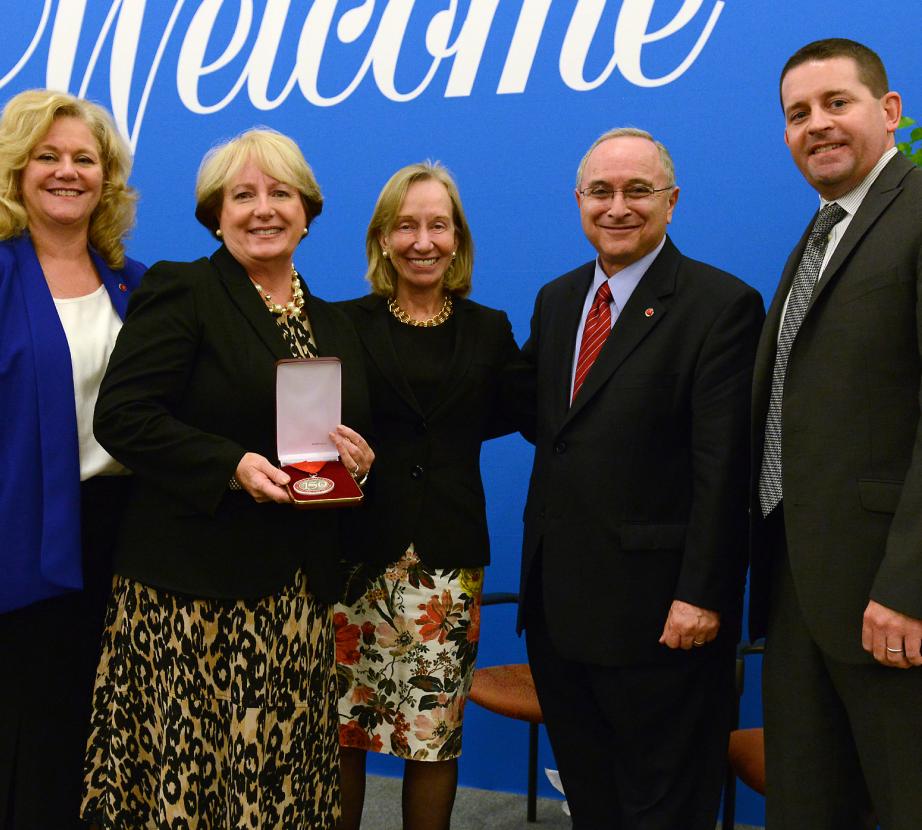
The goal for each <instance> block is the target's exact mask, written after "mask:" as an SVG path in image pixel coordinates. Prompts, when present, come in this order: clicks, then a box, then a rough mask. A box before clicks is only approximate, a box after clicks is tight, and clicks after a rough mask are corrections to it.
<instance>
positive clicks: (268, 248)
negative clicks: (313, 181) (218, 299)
mask: <svg viewBox="0 0 922 830" xmlns="http://www.w3.org/2000/svg"><path fill="white" fill-rule="evenodd" d="M218 224H219V226H220V228H221V234H222V237H223V239H224V244H225V245H227V249H228V250H229V251H230V252H231V255H232V256H233V257H234V259H236V260H237V261H238V262H239V263H240V264H241V265H242V266H243V267H244V268H245V269H246V270H247V272H249V273H251V274H253V273H259V272H262V271H264V270H266V269H267V268H273V267H284V268H287V267H288V266H289V265H290V263H291V256H292V254H293V253H294V250H295V248H296V247H297V246H298V243H299V242H300V241H301V237H302V236H303V235H304V227H305V225H306V224H307V214H306V213H305V211H304V204H303V202H302V201H301V194H300V193H299V192H298V190H297V188H295V187H293V186H292V185H289V184H285V183H284V182H279V181H276V180H275V179H273V178H272V177H271V176H267V175H266V174H265V173H263V171H262V170H260V169H259V167H257V166H256V164H254V163H253V161H252V160H250V161H247V162H246V163H245V164H244V165H243V166H242V167H241V168H240V170H239V171H238V172H237V174H236V175H235V176H233V177H232V178H231V179H230V181H229V182H228V183H227V184H226V185H225V187H224V201H223V202H222V203H221V213H220V215H219V217H218Z"/></svg>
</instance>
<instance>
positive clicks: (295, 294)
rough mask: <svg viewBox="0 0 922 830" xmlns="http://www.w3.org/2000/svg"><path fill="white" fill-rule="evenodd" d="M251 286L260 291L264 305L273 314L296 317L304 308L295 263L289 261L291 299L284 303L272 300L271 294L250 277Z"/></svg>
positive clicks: (302, 293)
mask: <svg viewBox="0 0 922 830" xmlns="http://www.w3.org/2000/svg"><path fill="white" fill-rule="evenodd" d="M250 280H252V282H253V286H254V287H255V288H256V290H257V291H258V292H259V293H260V296H262V298H263V302H265V304H266V307H267V308H268V309H269V311H271V312H272V313H273V314H287V315H288V316H289V317H298V316H300V314H301V309H302V308H304V292H303V291H302V290H301V280H299V279H298V272H297V271H296V270H295V264H294V263H293V262H292V263H291V299H290V300H289V301H288V302H287V303H285V305H279V304H278V303H274V302H272V295H271V294H270V293H269V292H268V291H266V289H265V288H263V287H262V286H261V285H260V284H259V283H258V282H256V280H254V279H253V278H252V277H250Z"/></svg>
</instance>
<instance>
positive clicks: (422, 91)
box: [0, 0, 922, 823]
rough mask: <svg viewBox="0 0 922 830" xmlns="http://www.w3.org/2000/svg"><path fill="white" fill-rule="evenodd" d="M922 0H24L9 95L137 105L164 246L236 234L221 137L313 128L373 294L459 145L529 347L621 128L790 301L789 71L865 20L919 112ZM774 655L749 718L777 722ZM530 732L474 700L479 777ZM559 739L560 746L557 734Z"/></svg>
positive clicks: (805, 204)
mask: <svg viewBox="0 0 922 830" xmlns="http://www.w3.org/2000/svg"><path fill="white" fill-rule="evenodd" d="M918 8H919V7H918V3H911V2H902V3H897V2H892V1H891V0H881V2H877V3H870V2H858V0H845V2H841V3H838V4H832V5H831V4H829V3H819V2H809V0H808V2H803V0H798V2H794V0H773V1H772V2H767V1H766V0H726V2H723V1H722V0H377V2H376V0H312V1H311V0H298V1H296V2H288V0H261V1H260V2H257V1H256V0H236V2H231V1H230V0H226V1H225V0H199V2H191V1H190V2H184V0H162V2H144V0H124V1H122V0H111V2H110V1H104V0H69V1H68V2H64V0H60V2H54V0H47V1H46V2H43V1H42V0H27V2H22V0H0V15H2V17H3V21H4V25H3V33H2V35H0V44H2V49H0V99H3V100H5V99H6V98H7V97H9V96H10V95H12V94H14V93H16V92H18V91H20V90H22V89H25V88H28V87H33V86H46V85H47V86H54V87H57V88H62V89H64V88H66V89H68V90H69V91H71V92H75V93H79V94H86V95H88V96H89V97H92V98H95V99H96V100H99V101H101V102H103V103H105V104H106V105H107V106H109V107H111V108H112V109H113V110H114V111H115V112H116V115H117V117H118V120H119V124H120V127H121V128H122V130H123V131H124V133H125V134H126V136H128V137H129V138H130V140H131V143H132V145H133V147H134V149H135V153H136V158H135V172H134V176H133V182H134V184H135V185H136V186H137V187H138V189H139V190H140V192H141V195H142V199H141V204H140V210H139V216H138V226H137V230H136V231H135V233H134V236H133V238H132V240H131V243H130V246H129V248H130V253H131V255H132V256H134V257H137V258H140V259H142V260H145V261H147V262H154V261H156V260H158V259H165V258H170V259H186V258H194V257H197V256H201V255H203V254H205V253H208V252H209V251H210V250H211V249H212V247H213V245H212V240H211V239H210V238H209V237H208V235H207V234H206V233H205V231H204V230H203V229H202V228H201V227H200V226H199V225H198V224H197V223H196V222H195V220H194V218H193V215H192V210H193V195H192V189H193V181H194V176H195V171H196V169H197V166H198V163H199V161H200V159H201V157H202V155H203V153H204V152H205V151H206V150H207V149H208V147H210V146H211V145H212V144H213V143H215V142H216V141H217V140H218V139H220V138H223V137H227V136H230V135H233V134H235V133H237V132H239V131H241V130H243V129H246V128H247V127H250V126H252V125H254V124H267V125H269V126H272V127H275V128H277V129H279V130H281V131H283V132H286V133H288V134H290V135H292V136H293V137H294V138H295V139H297V140H298V141H299V143H300V144H301V146H302V148H303V149H304V152H305V155H306V156H307V158H308V159H309V161H310V162H311V163H312V165H313V166H314V169H315V172H316V174H317V177H318V179H319V181H320V184H321V187H322V188H323V191H324V193H325V196H326V207H325V210H324V213H323V215H322V217H321V218H320V219H319V220H318V221H317V222H316V223H315V224H314V225H313V226H312V228H311V233H310V236H309V237H308V239H307V240H306V241H305V242H304V243H303V244H302V246H301V248H300V249H299V251H298V254H297V257H296V263H297V265H298V267H299V269H300V270H301V271H302V273H304V274H305V275H306V276H307V279H308V281H309V283H310V285H311V288H312V290H313V291H314V292H315V293H318V294H320V295H321V296H324V297H327V298H330V299H340V298H346V297H352V296H356V295H358V294H361V293H364V291H365V285H364V283H363V280H362V274H363V272H364V258H363V251H364V245H363V239H364V233H365V227H366V223H367V221H368V218H369V215H370V212H371V209H372V206H373V203H374V199H375V197H376V195H377V193H378V190H379V189H380V187H381V186H382V184H383V183H384V181H385V180H386V179H387V177H388V176H389V175H390V173H391V172H393V170H395V169H396V168H397V167H399V166H401V165H403V164H406V163H409V162H413V161H418V160H420V159H424V158H437V159H440V160H442V161H443V162H444V163H445V164H447V165H448V166H449V167H450V168H451V169H452V170H453V171H454V173H455V174H456V176H457V179H458V182H459V185H460V188H461V193H462V196H463V198H464V202H465V207H466V209H467V211H468V215H469V218H470V221H471V225H472V227H473V231H474V235H475V240H476V243H477V262H476V267H475V279H474V294H473V296H474V298H475V299H477V300H479V301H481V302H484V303H487V304H490V305H494V306H499V307H501V308H504V309H506V310H507V311H508V312H509V315H510V318H511V319H512V321H513V325H514V327H515V331H516V335H517V336H518V338H519V339H520V340H521V339H523V338H524V336H525V334H526V332H527V327H528V319H529V316H530V312H531V305H532V301H533V299H534V295H535V293H536V291H537V289H538V288H539V287H540V285H541V284H543V283H544V282H545V281H547V280H548V279H550V278H552V277H554V276H556V275H557V274H559V273H561V272H563V271H565V270H568V269H570V268H571V267H573V266H575V265H576V264H579V263H580V262H583V261H586V260H587V259H589V258H590V257H591V256H592V251H591V249H590V248H589V246H588V244H587V242H586V241H585V239H584V238H583V236H582V233H581V230H580V226H579V221H578V215H577V211H576V206H575V202H574V199H573V193H572V191H573V179H574V174H575V168H576V165H577V162H578V161H579V158H580V156H581V154H582V152H583V150H584V149H585V147H586V146H587V145H588V144H589V143H590V142H591V141H592V140H593V139H594V138H595V137H596V136H597V135H598V134H599V133H601V132H602V131H604V130H606V129H608V128H609V127H613V126H620V125H627V124H630V125H636V126H640V127H644V128H646V129H649V130H650V131H651V132H653V133H654V134H655V135H656V136H657V137H659V138H660V139H661V140H663V141H664V142H665V143H666V144H667V146H669V147H670V149H671V151H672V153H673V155H674V157H675V161H676V168H677V173H678V183H679V185H680V187H681V198H680V200H679V204H678V208H677V211H676V215H675V220H674V222H673V225H672V226H671V228H670V232H671V235H672V237H673V239H674V240H675V241H676V243H677V244H678V245H679V247H680V248H681V249H682V250H683V251H684V252H685V253H687V254H690V255H692V256H694V257H696V258H698V259H703V260H706V261H708V262H711V263H713V264H715V265H717V266H719V267H722V268H724V269H726V270H728V271H731V272H733V273H735V274H737V275H739V276H740V277H742V278H743V279H744V280H746V281H748V282H750V283H751V284H753V285H755V286H756V287H757V288H759V289H760V290H761V291H762V292H763V294H764V295H765V296H766V298H769V297H770V296H771V293H772V292H773V290H774V287H775V284H776V282H777V277H778V274H779V273H780V269H781V266H782V264H783V262H784V259H785V257H786V255H787V253H788V250H789V248H790V247H791V245H792V244H793V243H794V241H795V240H796V238H797V237H798V235H799V234H800V232H801V230H802V228H803V226H804V224H805V222H806V221H807V219H808V218H809V216H810V215H811V213H812V212H813V210H814V208H815V204H816V202H815V197H814V195H813V194H812V192H811V191H810V189H809V188H808V187H807V185H806V184H805V183H804V182H803V180H802V179H801V177H800V175H799V173H798V172H797V171H796V169H795V168H794V166H793V164H792V163H791V161H790V158H789V157H788V154H787V151H786V149H785V147H784V144H783V141H782V131H783V124H782V119H781V114H780V110H779V105H778V95H777V81H778V72H779V70H780V67H781V66H782V64H783V63H784V61H785V59H786V58H787V57H788V56H789V55H790V53H791V52H793V51H794V50H795V49H796V48H798V47H799V46H801V45H803V44H804V43H806V42H807V41H809V40H813V39H815V38H819V37H827V36H845V37H853V38H855V39H858V40H861V41H863V42H865V43H867V44H868V45H870V46H872V47H873V48H875V49H877V50H878V51H879V52H880V54H881V55H882V57H883V58H884V61H885V63H886V64H887V66H888V69H889V71H890V76H891V86H892V87H893V88H894V89H897V90H899V91H901V92H902V93H903V96H904V104H905V109H906V112H907V113H908V114H910V115H915V117H916V118H922V95H920V92H922V90H920V86H922V84H920V79H922V53H920V51H919V49H918V44H917V37H916V36H915V35H916V34H917V33H918ZM530 462H531V454H530V451H529V448H528V446H527V445H526V444H525V443H524V442H523V441H522V440H521V439H520V438H518V437H511V438H505V439H500V440H498V441H494V442H491V443H490V444H488V445H487V446H486V448H485V450H484V453H483V471H484V477H485V479H486V483H487V491H488V503H489V511H490V520H491V532H492V539H493V549H494V564H493V565H492V566H491V567H490V569H489V571H488V576H487V579H488V589H491V590H515V589H516V587H517V567H518V547H519V544H520V540H521V521H520V517H521V512H522V506H523V502H524V494H525V488H526V484H527V477H528V472H529V468H530ZM597 601H599V602H604V601H605V593H604V587H603V586H600V591H599V595H598V598H597ZM512 624H513V617H512V613H511V610H510V609H500V608H493V609H488V610H486V611H485V612H484V616H483V632H484V641H483V644H482V650H481V654H482V663H483V664H489V663H498V662H514V661H518V660H522V659H524V649H523V647H522V644H521V643H520V642H519V641H518V640H517V639H516V638H515V636H514V634H513V632H512ZM752 668H753V669H755V671H750V675H749V677H750V681H751V682H750V683H749V685H748V691H747V694H746V698H745V705H744V711H743V719H744V722H746V723H757V722H758V718H759V715H758V678H757V664H756V665H753V666H752ZM586 728H587V730H591V729H592V725H591V724H587V725H586ZM525 741H526V738H525V729H524V727H523V726H522V725H521V724H517V723H509V722H505V721H503V720H502V719H499V718H496V717H495V716H492V715H489V714H487V713H484V712H482V711H479V710H477V709H476V707H471V708H470V710H469V714H468V722H467V729H466V738H465V750H466V751H465V755H464V758H463V760H462V767H461V775H462V781H463V783H465V784H470V785H474V786H482V787H493V788H498V789H512V790H515V789H522V788H523V787H524V758H525ZM542 752H543V760H548V763H550V761H549V758H550V753H549V749H548V748H547V745H546V744H545V745H544V746H543V748H542ZM513 762H514V763H513ZM520 764H521V766H520ZM373 767H374V768H375V769H377V768H379V767H380V768H383V769H386V770H393V769H394V767H393V766H392V765H390V766H389V765H386V764H384V765H383V766H381V765H378V764H374V765H373ZM739 816H740V819H741V820H746V821H750V822H753V823H757V822H759V821H760V819H761V804H760V802H759V800H758V799H755V798H751V797H750V798H742V803H741V804H740V808H739Z"/></svg>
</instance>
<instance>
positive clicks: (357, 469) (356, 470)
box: [352, 461, 359, 478]
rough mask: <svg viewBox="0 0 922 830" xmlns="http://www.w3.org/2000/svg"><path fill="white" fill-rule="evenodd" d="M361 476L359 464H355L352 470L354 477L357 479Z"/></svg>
mask: <svg viewBox="0 0 922 830" xmlns="http://www.w3.org/2000/svg"><path fill="white" fill-rule="evenodd" d="M358 474H359V462H358V461H356V462H355V467H354V468H353V470H352V477H353V478H355V477H356V476H358Z"/></svg>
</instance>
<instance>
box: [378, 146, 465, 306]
mask: <svg viewBox="0 0 922 830" xmlns="http://www.w3.org/2000/svg"><path fill="white" fill-rule="evenodd" d="M430 179H431V180H434V181H437V182H441V183H442V184H443V185H444V186H445V189H446V190H447V191H448V198H449V199H451V207H452V213H453V216H452V220H453V221H454V225H455V233H456V234H457V241H458V245H457V248H456V249H455V258H454V260H453V261H452V264H451V265H450V266H449V268H448V270H447V271H446V272H445V277H444V283H443V285H444V288H445V290H446V291H447V292H449V293H450V294H455V295H457V296H459V297H466V296H467V295H468V294H470V292H471V275H472V273H473V271H474V240H473V238H472V237H471V229H470V227H469V226H468V224H467V218H466V217H465V215H464V208H463V207H462V206H461V196H460V194H459V193H458V186H457V185H456V184H455V180H454V179H453V178H452V177H451V173H449V172H448V170H447V169H446V168H445V167H444V166H443V165H442V164H441V163H440V162H437V161H424V162H420V163H419V164H410V165H408V166H407V167H402V168H400V170H398V171H397V172H396V173H394V175H393V176H391V177H390V178H389V179H388V180H387V184H385V185H384V188H383V189H382V190H381V193H380V194H379V195H378V201H377V202H376V203H375V210H374V213H372V215H371V221H370V222H369V224H368V232H367V233H366V234H365V254H366V256H367V258H368V272H367V273H366V274H365V279H366V280H368V282H369V283H371V288H372V290H373V291H374V292H375V294H380V295H382V296H384V297H393V296H394V294H395V293H396V291H397V271H396V270H395V268H394V264H393V263H392V262H391V261H390V260H389V259H387V258H386V257H385V256H384V253H383V251H382V248H381V236H382V235H383V236H387V235H388V234H389V233H390V232H391V231H392V230H393V229H394V226H395V225H396V224H397V217H398V216H400V208H401V207H402V206H403V200H404V199H405V198H406V195H407V191H408V190H409V189H410V185H412V184H415V183H416V182H423V181H427V180H430Z"/></svg>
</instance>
